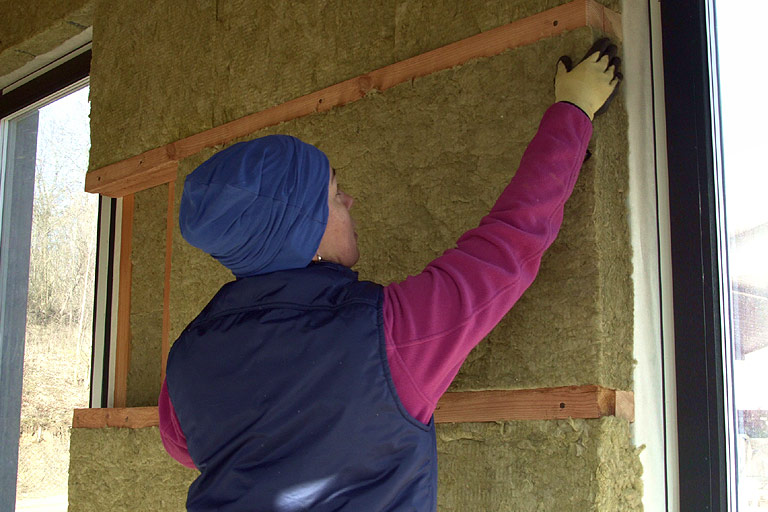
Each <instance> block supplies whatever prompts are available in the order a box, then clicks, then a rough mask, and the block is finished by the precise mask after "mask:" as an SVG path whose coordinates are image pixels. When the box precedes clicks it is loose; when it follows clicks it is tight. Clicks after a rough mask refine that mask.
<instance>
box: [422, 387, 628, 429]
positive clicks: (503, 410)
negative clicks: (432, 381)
mask: <svg viewBox="0 0 768 512" xmlns="http://www.w3.org/2000/svg"><path fill="white" fill-rule="evenodd" d="M616 393H617V391H615V390H612V389H606V388H603V387H600V386H592V385H587V386H566V387H558V388H539V389H520V390H509V391H506V390H499V391H470V392H462V393H446V394H445V395H443V397H442V398H441V399H440V401H439V402H438V404H437V409H435V421H436V422H437V423H468V422H485V421H511V420H557V419H566V418H601V417H603V416H614V415H616V416H618V414H616V411H617V407H616ZM618 393H622V395H621V396H622V398H623V399H625V400H627V399H628V400H631V401H633V400H634V397H633V395H632V393H631V392H625V391H619V392H618ZM618 410H619V412H620V413H621V414H622V416H620V417H623V418H624V419H627V420H628V421H634V414H633V415H632V417H629V416H628V415H627V406H626V404H625V405H624V406H623V407H620V408H618Z"/></svg>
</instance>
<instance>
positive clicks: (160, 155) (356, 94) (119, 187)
mask: <svg viewBox="0 0 768 512" xmlns="http://www.w3.org/2000/svg"><path fill="white" fill-rule="evenodd" d="M585 26H589V27H593V28H596V29H599V30H601V31H603V32H605V33H606V34H610V35H612V36H614V37H616V38H620V37H621V17H620V16H619V14H618V13H616V12H614V11H611V10H610V9H608V8H606V7H605V6H603V5H601V4H599V3H597V2H596V1H595V0H574V1H572V2H570V3H567V4H564V5H561V6H559V7H555V8H553V9H549V10H547V11H544V12H542V13H539V14H535V15H533V16H530V17H527V18H523V19H521V20H518V21H514V22H512V23H509V24H507V25H503V26H501V27H497V28H494V29H491V30H488V31H486V32H482V33H480V34H477V35H475V36H471V37H468V38H466V39H463V40H461V41H457V42H455V43H451V44H448V45H446V46H443V47H441V48H437V49H435V50H431V51H429V52H426V53H423V54H421V55H417V56H415V57H411V58H409V59H406V60H403V61H400V62H397V63H395V64H391V65H389V66H385V67H383V68H380V69H377V70H375V71H372V72H370V73H367V74H364V75H360V76H358V77H355V78H352V79H349V80H346V81H344V82H340V83H338V84H336V85H332V86H330V87H327V88H325V89H322V90H320V91H317V92H313V93H310V94H307V95H305V96H301V97H299V98H296V99H294V100H291V101H288V102H286V103H283V104H281V105H277V106H275V107H272V108H269V109H266V110H263V111H261V112H257V113H255V114H251V115H248V116H245V117H242V118H240V119H237V120H235V121H231V122H229V123H226V124H223V125H220V126H217V127H215V128H211V129H210V130H206V131H204V132H201V133H198V134H195V135H192V136H190V137H186V138H184V139H181V140H179V141H176V142H172V143H170V144H167V145H165V146H162V147H159V148H155V149H152V150H150V151H147V152H145V153H142V154H140V155H137V156H134V157H131V158H128V159H126V160H123V161H120V162H117V163H114V164H111V165H108V166H105V167H102V168H100V169H96V170H94V171H91V172H89V173H88V174H87V175H86V178H85V190H86V191H87V192H94V193H99V194H103V195H106V196H111V197H122V196H124V195H127V194H131V193H134V192H138V191H140V190H144V189H147V188H150V187H154V186H156V185H160V184H162V183H167V182H169V181H171V180H173V179H175V178H176V163H177V162H178V161H179V160H181V159H183V158H187V157H189V156H192V155H194V154H195V153H198V152H199V151H201V150H203V149H205V148H209V147H213V146H217V145H220V144H225V143H227V142H229V141H231V140H233V139H236V138H239V137H245V136H247V135H250V134H253V133H255V132H257V131H259V130H261V129H263V128H266V127H268V126H274V125H276V124H279V123H283V122H286V121H290V120H292V119H296V118H299V117H302V116H306V115H309V114H312V113H315V112H323V111H327V110H330V109H332V108H334V107H338V106H341V105H344V104H347V103H350V102H353V101H357V100H359V99H361V98H363V97H365V95H366V94H367V93H368V92H370V91H372V90H378V91H384V90H387V89H389V88H391V87H394V86H395V85H397V84H400V83H403V82H407V81H408V80H412V79H414V78H417V77H421V76H426V75H429V74H431V73H434V72H436V71H440V70H444V69H450V68H452V67H454V66H458V65H461V64H464V63H465V62H467V61H468V60H470V59H474V58H478V57H491V56H494V55H498V54H500V53H501V52H503V51H505V50H507V49H510V48H516V47H519V46H524V45H527V44H531V43H535V42H536V41H539V40H541V39H544V38H548V37H552V36H556V35H559V34H561V33H563V32H565V31H568V30H574V29H576V28H580V27H585ZM553 62H554V61H553ZM553 70H554V63H553ZM553 72H554V71H553Z"/></svg>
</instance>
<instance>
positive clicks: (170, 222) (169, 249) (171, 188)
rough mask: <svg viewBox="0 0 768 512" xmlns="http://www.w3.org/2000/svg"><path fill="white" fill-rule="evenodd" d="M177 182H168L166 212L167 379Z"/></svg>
mask: <svg viewBox="0 0 768 512" xmlns="http://www.w3.org/2000/svg"><path fill="white" fill-rule="evenodd" d="M175 190H176V182H175V181H171V182H169V183H168V207H167V209H166V214H165V276H164V281H163V327H162V333H161V341H160V354H161V362H160V380H161V381H163V380H165V367H166V366H167V364H168V353H169V352H170V351H171V341H170V339H169V337H170V331H171V260H172V257H173V228H174V226H175V225H176V222H175V216H174V200H175Z"/></svg>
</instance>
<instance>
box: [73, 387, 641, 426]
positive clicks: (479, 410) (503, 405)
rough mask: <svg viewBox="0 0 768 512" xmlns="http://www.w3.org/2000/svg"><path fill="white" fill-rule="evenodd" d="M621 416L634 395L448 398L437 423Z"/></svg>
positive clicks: (141, 417)
mask: <svg viewBox="0 0 768 512" xmlns="http://www.w3.org/2000/svg"><path fill="white" fill-rule="evenodd" d="M603 416H617V417H619V418H623V419H626V420H627V421H634V419H635V411H634V395H633V394H632V392H630V391H617V390H613V389H606V388H603V387H600V386H568V387H560V388H541V389H522V390H510V391H507V390H499V391H465V392H460V393H446V394H445V395H443V397H442V398H441V399H440V402H438V404H437V409H436V410H435V422H436V423H474V422H489V421H512V420H555V419H566V418H585V419H590V418H601V417H603ZM157 425H158V417H157V407H133V408H119V409H75V412H74V416H73V420H72V427H73V428H105V427H121V428H144V427H156V426H157Z"/></svg>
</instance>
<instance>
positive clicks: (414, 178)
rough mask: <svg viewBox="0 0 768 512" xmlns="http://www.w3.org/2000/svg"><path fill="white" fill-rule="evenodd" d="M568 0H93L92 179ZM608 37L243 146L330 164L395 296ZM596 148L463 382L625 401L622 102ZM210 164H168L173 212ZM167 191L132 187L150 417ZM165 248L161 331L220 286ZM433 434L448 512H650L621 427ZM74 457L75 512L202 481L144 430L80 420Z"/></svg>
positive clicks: (571, 37)
mask: <svg viewBox="0 0 768 512" xmlns="http://www.w3.org/2000/svg"><path fill="white" fill-rule="evenodd" d="M561 3H564V2H563V1H560V0H545V1H535V0H517V1H501V0H498V1H497V0H492V1H486V0H470V1H466V0H441V1H437V2H420V1H415V0H380V1H376V2H358V3H354V4H350V3H349V2H342V1H340V0H337V1H334V0H330V1H325V0H306V1H302V2H287V1H281V2H271V3H270V4H269V5H266V6H265V5H258V6H257V5H256V4H255V3H254V2H247V1H245V0H233V1H228V2H213V1H203V0H198V1H194V2H184V3H179V2H174V1H172V0H158V1H155V2H140V1H138V0H131V1H125V2H107V1H106V0H96V2H95V11H94V50H93V64H92V75H91V99H92V109H91V123H92V124H91V129H92V152H91V169H96V168H99V167H101V166H103V165H106V164H109V163H112V162H115V161H119V160H121V159H124V158H127V157H130V156H133V155H136V154H139V153H141V152H143V151H146V150H149V149H152V148H154V147H158V146H162V145H164V144H166V143H169V142H172V141H175V140H178V139H180V138H182V137H185V136H188V135H191V134H195V133H198V132H200V131H202V130H205V129H207V128H211V127H213V126H217V125H220V124H222V123H224V122H227V121H231V120H233V119H236V118H238V117H240V116H243V115H245V114H250V113H253V112H256V111H260V110H263V109H265V108H268V107H271V106H274V105H277V104H280V103H282V102H284V101H286V100H289V99H292V98H295V97H297V96H300V95H302V94H306V93H309V92H312V91H315V90H318V89H320V88H322V87H326V86H329V85H332V84H334V83H338V82H340V81H342V80H345V79H348V78H351V77H354V76H357V75H359V74H362V73H365V72H368V71H371V70H373V69H377V68H380V67H382V66H385V65H387V64H391V63H394V62H397V61H400V60H402V59H405V58H407V57H411V56H413V55H417V54H420V53H422V52H424V51H427V50H430V49H433V48H436V47H439V46H441V45H444V44H447V43H450V42H453V41H456V40H459V39H462V38H465V37H468V36H470V35H473V34H476V33H478V32H481V31H484V30H487V29H490V28H493V27H495V26H499V25H502V24H505V23H508V22H511V21H514V20H517V19H521V18H524V17H526V16H530V15H532V14H535V13H537V12H540V11H543V10H545V9H547V8H550V7H553V6H555V5H558V4H561ZM603 3H605V4H606V5H608V6H609V7H611V8H613V9H615V10H618V8H619V5H618V4H619V2H618V0H605V1H604V2H603ZM52 4H53V2H52ZM84 5H85V4H84ZM599 36H600V34H597V33H595V32H594V31H593V30H591V29H588V28H583V29H579V30H575V31H572V32H568V33H566V34H564V35H562V36H560V37H556V38H550V39H545V40H542V41H540V42H538V43H535V44H532V45H528V46H525V47H522V48H519V49H516V50H512V51H508V52H506V53H504V54H502V55H500V56H497V57H493V58H489V59H480V60H475V61H470V62H469V63H467V64H465V65H462V66H459V67H456V68H454V69H450V70H446V71H441V72H438V73H434V74H432V75H430V76H427V77H424V78H421V79H416V80H413V81H411V82H408V83H404V84H401V85H399V86H396V87H394V88H392V89H390V90H387V91H385V92H383V93H372V94H369V95H368V96H367V97H366V98H364V99H363V100H360V101H358V102H355V103H352V104H349V105H347V106H345V107H341V108H338V109H334V110H331V111H330V112H327V113H323V114H316V115H312V116H308V117H304V118H301V119H297V120H295V121H291V122H289V123H286V124H284V125H281V126H278V127H274V128H270V129H267V130H263V131H262V132H260V133H258V134H254V135H253V136H259V135H265V134H268V133H289V134H292V135H296V136H299V137H300V138H302V139H304V140H306V141H308V142H311V143H314V144H316V145H317V146H318V147H320V148H321V149H322V150H324V151H325V152H326V153H327V154H328V155H329V158H330V160H331V162H332V163H333V165H334V167H335V168H336V169H337V171H338V173H339V176H340V182H341V184H342V186H343V187H344V188H345V189H346V190H347V191H348V192H349V193H351V194H352V195H353V196H355V197H356V198H357V202H356V205H355V208H354V210H353V213H354V216H355V218H356V220H357V222H358V225H359V228H358V233H359V235H360V245H361V253H362V258H361V261H360V264H359V265H358V267H357V268H356V270H358V271H359V272H360V275H361V277H362V278H364V279H371V280H375V281H378V282H381V283H384V284H386V283H387V282H390V281H392V280H399V279H402V278H404V277H405V276H406V275H408V274H412V273H416V272H418V271H419V270H420V269H421V268H422V267H423V266H424V265H425V264H426V263H427V262H429V261H430V260H431V259H432V258H434V257H435V256H437V255H439V254H440V253H441V252H442V251H443V250H444V249H446V248H448V247H450V246H451V245H452V244H453V243H454V241H455V240H456V239H457V238H458V236H459V235H460V234H461V233H462V232H463V231H464V230H466V229H468V228H471V227H474V226H475V225H476V224H477V222H478V221H479V219H480V218H481V216H482V215H483V214H484V213H485V212H487V210H488V209H489V208H490V206H491V205H492V203H493V201H494V199H495V197H496V196H497V195H498V193H499V192H500V191H501V190H502V188H503V187H504V186H505V184H506V183H507V182H508V180H509V178H510V177H511V176H512V175H513V174H514V171H515V168H516V166H517V164H518V162H519V159H520V156H521V155H522V152H523V150H524V148H525V146H526V144H527V142H528V141H529V140H530V138H531V137H532V136H533V134H534V133H535V130H536V126H537V124H538V121H539V119H540V116H541V114H542V113H543V112H544V110H545V109H546V107H547V106H548V105H549V104H550V103H551V101H552V78H553V74H554V63H555V61H556V59H557V57H559V56H560V55H563V54H569V55H571V56H573V57H578V56H580V55H581V54H582V53H583V52H584V50H585V49H586V48H587V47H589V45H590V44H591V42H592V41H593V40H594V39H595V38H596V37H599ZM590 147H591V150H592V153H593V156H592V158H591V159H590V160H589V161H588V162H587V163H586V164H585V166H584V168H583V170H582V175H581V177H580V179H579V181H578V183H577V186H576V190H575V191H574V194H573V197H572V199H571V200H570V201H569V202H568V204H567V205H566V213H565V221H564V225H563V229H562V233H561V235H560V236H559V238H558V239H557V240H556V242H555V243H554V245H553V246H552V248H551V249H550V251H549V252H548V253H547V255H546V256H545V258H544V260H543V262H542V268H541V272H540V275H539V278H538V279H537V281H536V282H535V283H534V285H533V286H532V287H531V288H530V289H529V290H528V292H526V294H525V295H524V297H523V298H522V299H521V301H520V302H519V303H518V304H517V305H516V307H515V308H514V309H513V310H512V312H511V313H510V314H509V315H508V316H507V317H506V318H505V320H504V321H503V322H502V323H501V324H500V325H499V327H497V329H495V330H494V331H493V332H492V333H491V335H490V336H489V337H488V339H487V340H485V341H484V342H483V343H482V344H481V345H480V346H479V347H478V348H477V349H476V350H475V351H473V353H472V354H471V355H470V357H469V359H468V360H467V362H466V364H465V365H464V367H463V368H462V371H461V373H460V374H459V376H458V378H457V379H456V381H455V382H454V385H453V390H475V389H514V388H533V387H544V386H560V385H575V384H600V385H603V386H606V387H611V388H619V389H625V390H629V389H631V387H632V378H631V377H632V339H631V332H632V316H631V312H632V284H631V281H630V274H631V269H630V256H631V255H630V248H629V239H628V234H627V223H626V204H625V202H626V199H625V198H626V191H627V190H626V189H627V169H626V156H627V155H626V152H627V140H626V115H625V112H624V108H623V104H622V102H621V99H620V98H619V99H618V101H617V102H616V104H614V105H613V107H612V108H611V109H610V111H609V113H608V114H607V115H606V116H604V117H601V118H599V119H598V120H597V122H596V123H595V134H594V137H593V140H592V143H591V146H590ZM217 149H220V148H217ZM213 152H214V150H206V151H203V152H201V153H199V154H197V155H195V156H193V157H190V158H188V159H186V160H183V161H182V162H180V166H179V175H178V180H177V182H176V187H175V190H176V198H175V199H176V208H178V199H179V197H178V196H179V194H180V191H181V184H182V183H183V179H184V176H186V174H187V173H189V172H191V170H192V169H194V167H195V166H196V165H197V164H199V163H200V162H202V161H203V160H204V159H205V158H207V157H208V156H210V155H211V154H212V153H213ZM167 194H168V187H167V186H160V187H155V188H153V189H149V190H145V191H142V192H139V193H137V194H136V196H135V211H134V215H135V216H134V224H133V232H134V238H133V250H132V254H131V262H132V267H133V273H132V279H131V290H132V293H131V318H130V325H131V335H132V350H131V359H130V370H129V374H128V405H129V406H140V405H154V404H155V403H156V396H157V393H158V391H159V387H160V364H159V361H160V340H161V328H162V321H163V316H162V315H163V285H164V263H165V259H164V258H165V238H166V231H165V230H166V222H167V219H166V202H167V197H168V196H167ZM177 213H178V211H177V210H176V211H175V212H174V215H176V214H177ZM174 225H175V223H174ZM172 249H173V252H172V267H171V269H172V270H171V288H170V331H171V339H173V338H174V337H175V336H176V335H177V334H178V333H179V332H180V331H181V329H182V328H183V327H184V326H185V325H186V323H187V322H188V321H190V320H191V319H192V318H193V317H194V315H195V314H196V313H197V312H198V311H199V310H200V309H201V308H202V306H204V305H205V303H206V302H207V301H208V299H209V298H210V297H211V296H212V295H213V294H214V293H215V291H216V290H217V289H218V287H219V286H220V285H221V284H223V283H224V282H226V281H228V280H230V279H231V275H230V274H229V272H228V271H227V270H226V269H224V268H223V267H221V266H220V265H218V263H216V262H215V261H214V260H212V259H211V258H210V257H209V256H206V255H204V254H203V253H201V252H200V251H198V250H196V249H194V248H192V247H190V246H189V245H187V244H186V243H184V242H183V240H182V239H181V237H180V235H179V233H178V227H177V226H175V227H174V232H173V245H172ZM438 430H439V444H438V451H439V454H440V509H441V510H446V511H447V510H456V511H459V510H462V511H463V510H489V511H491V510H558V511H584V510H599V511H608V510H622V511H624V510H627V511H631V510H640V508H641V505H640V496H641V484H640V474H641V471H642V469H641V468H640V466H639V462H638V458H637V453H636V450H635V448H634V447H633V446H632V443H631V438H630V432H629V425H628V424H627V423H626V422H625V421H624V420H619V419H616V418H612V417H609V418H603V419H600V420H573V421H551V422H546V421H528V422H506V423H500V424H495V423H491V424H460V425H450V426H440V427H439V429H438ZM71 451H72V462H71V469H70V471H71V475H70V507H71V509H72V510H86V509H88V510H93V509H109V510H136V509H152V510H179V509H181V508H182V506H183V500H184V494H185V491H186V486H187V485H188V484H189V482H190V481H191V479H192V478H194V474H195V473H194V471H188V470H186V469H184V468H182V467H181V466H179V465H177V464H175V463H173V461H171V460H170V459H168V458H167V457H166V456H165V455H164V453H163V450H162V446H161V445H160V443H159V439H158V434H157V430H156V429H153V428H150V429H140V430H123V429H98V430H81V429H76V430H75V432H74V434H73V438H72V448H71ZM94 453H99V454H100V456H99V457H93V455H92V454H94ZM102 454H103V455H102ZM137 504H139V505H138V506H137Z"/></svg>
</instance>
